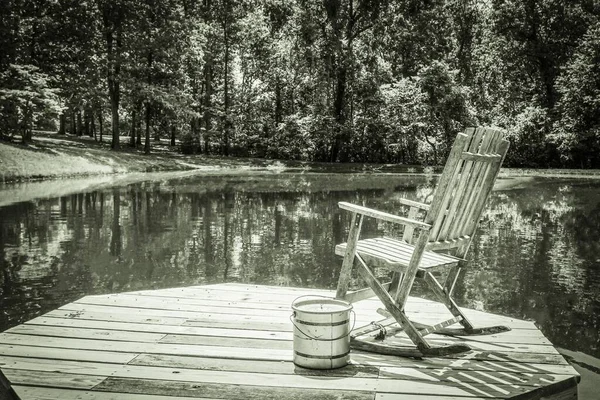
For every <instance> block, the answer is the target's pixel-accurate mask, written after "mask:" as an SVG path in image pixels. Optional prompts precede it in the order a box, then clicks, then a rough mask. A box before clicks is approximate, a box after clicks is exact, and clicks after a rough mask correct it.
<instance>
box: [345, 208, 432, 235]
mask: <svg viewBox="0 0 600 400" xmlns="http://www.w3.org/2000/svg"><path fill="white" fill-rule="evenodd" d="M338 205H339V207H340V208H341V209H344V210H348V211H351V212H355V213H358V214H362V215H365V216H367V217H371V218H376V219H380V220H383V221H387V222H392V223H394V224H402V225H408V226H412V227H413V228H417V229H422V230H429V229H430V228H431V225H429V224H426V223H424V222H420V221H416V220H414V219H410V218H404V217H399V216H397V215H393V214H388V213H386V212H383V211H377V210H373V209H372V208H367V207H363V206H357V205H355V204H351V203H346V202H343V201H342V202H340V203H338Z"/></svg>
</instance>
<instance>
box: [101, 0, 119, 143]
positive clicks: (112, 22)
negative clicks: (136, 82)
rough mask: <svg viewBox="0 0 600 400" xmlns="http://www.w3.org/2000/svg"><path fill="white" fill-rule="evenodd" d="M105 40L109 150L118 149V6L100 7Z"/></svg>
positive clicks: (107, 5)
mask: <svg viewBox="0 0 600 400" xmlns="http://www.w3.org/2000/svg"><path fill="white" fill-rule="evenodd" d="M101 12H102V19H103V22H104V34H105V39H106V52H107V58H108V75H107V82H108V96H109V98H110V107H111V116H112V144H111V148H112V149H114V150H116V149H118V148H119V102H120V97H121V87H120V79H121V76H120V73H121V49H122V19H123V18H122V17H123V15H122V14H123V10H121V5H120V4H114V3H111V2H108V3H103V5H102V6H101Z"/></svg>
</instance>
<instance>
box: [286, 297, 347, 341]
mask: <svg viewBox="0 0 600 400" xmlns="http://www.w3.org/2000/svg"><path fill="white" fill-rule="evenodd" d="M300 297H305V296H300ZM323 297H324V296H323ZM350 312H351V313H352V315H353V316H354V321H353V322H352V328H350V330H349V331H348V333H346V334H345V335H342V336H340V337H336V338H333V339H321V336H311V335H309V334H308V333H306V332H304V331H303V330H302V329H300V327H299V326H298V325H296V322H295V321H294V320H293V318H294V317H295V316H296V311H293V312H292V313H291V314H290V322H291V323H292V325H294V327H295V328H296V329H298V331H299V332H300V333H301V334H303V335H304V336H306V337H307V338H309V339H311V340H321V341H334V340H339V339H343V338H345V337H348V336H350V334H351V333H352V331H353V330H354V326H355V325H356V313H355V312H354V310H350Z"/></svg>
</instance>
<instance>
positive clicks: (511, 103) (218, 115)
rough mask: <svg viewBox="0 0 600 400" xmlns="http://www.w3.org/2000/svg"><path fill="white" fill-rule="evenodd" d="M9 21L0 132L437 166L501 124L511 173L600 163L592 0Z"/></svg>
mask: <svg viewBox="0 0 600 400" xmlns="http://www.w3.org/2000/svg"><path fill="white" fill-rule="evenodd" d="M0 21H1V22H0V48H1V49H2V51H0V136H2V137H13V136H14V135H15V134H19V135H21V137H22V138H23V140H24V141H28V140H30V139H31V132H32V130H33V128H34V127H42V128H54V129H56V130H57V131H58V132H59V133H63V134H64V133H70V134H74V135H89V136H94V137H95V138H96V140H99V141H104V140H106V139H105V138H106V137H107V136H109V137H110V142H111V145H112V147H113V148H115V149H117V148H119V147H120V146H125V145H129V146H134V147H140V148H141V147H142V146H143V148H144V149H145V151H146V152H150V150H151V147H152V141H153V140H156V139H160V138H168V139H169V140H170V143H171V145H173V146H178V147H177V148H178V149H180V150H181V151H183V152H185V153H205V154H221V155H232V156H252V157H270V158H282V159H299V160H312V161H330V162H381V163H396V162H398V163H405V164H438V163H441V162H442V161H443V159H444V157H445V155H446V154H447V152H448V150H449V148H450V146H451V143H452V140H453V138H454V136H455V134H456V133H457V132H458V131H461V130H463V129H464V128H465V127H467V126H476V125H494V126H499V127H502V128H505V129H506V130H507V131H508V132H509V137H510V140H511V142H512V147H511V150H510V152H509V153H510V154H509V156H508V158H507V161H506V163H507V165H511V166H523V167H577V168H599V167H600V155H599V154H600V119H599V118H600V112H599V111H600V67H599V65H600V62H599V61H600V40H599V39H598V38H599V37H600V5H598V2H594V1H590V0H573V1H569V2H564V1H559V0H523V1H515V0H486V1H476V0H430V1H417V0H235V1H234V0H204V1H202V2H196V1H190V0H111V1H108V0H52V1H50V0H47V1H34V0H4V1H2V2H1V4H0ZM106 132H109V134H108V135H106Z"/></svg>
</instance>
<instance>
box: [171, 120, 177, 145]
mask: <svg viewBox="0 0 600 400" xmlns="http://www.w3.org/2000/svg"><path fill="white" fill-rule="evenodd" d="M176 135H177V126H176V125H175V123H173V124H172V125H171V146H175V136H176Z"/></svg>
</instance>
